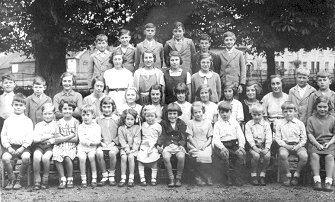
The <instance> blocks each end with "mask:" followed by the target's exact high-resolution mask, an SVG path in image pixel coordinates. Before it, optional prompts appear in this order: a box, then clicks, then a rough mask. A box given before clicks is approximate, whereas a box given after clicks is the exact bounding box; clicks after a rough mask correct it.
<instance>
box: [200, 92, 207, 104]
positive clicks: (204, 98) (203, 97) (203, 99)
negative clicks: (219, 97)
mask: <svg viewBox="0 0 335 202" xmlns="http://www.w3.org/2000/svg"><path fill="white" fill-rule="evenodd" d="M200 100H201V102H203V103H207V102H208V101H209V90H208V89H207V88H204V89H202V90H201V91H200Z"/></svg>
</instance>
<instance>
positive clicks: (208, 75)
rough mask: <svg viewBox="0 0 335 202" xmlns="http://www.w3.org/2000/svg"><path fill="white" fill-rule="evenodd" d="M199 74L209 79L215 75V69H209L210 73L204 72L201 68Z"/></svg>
mask: <svg viewBox="0 0 335 202" xmlns="http://www.w3.org/2000/svg"><path fill="white" fill-rule="evenodd" d="M199 76H200V77H206V78H207V79H210V78H212V76H213V71H212V70H209V71H208V73H203V72H202V71H201V70H200V71H199Z"/></svg>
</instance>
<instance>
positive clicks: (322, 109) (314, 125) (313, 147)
mask: <svg viewBox="0 0 335 202" xmlns="http://www.w3.org/2000/svg"><path fill="white" fill-rule="evenodd" d="M331 109H332V103H331V101H330V99H329V98H327V97H325V96H320V97H318V98H317V99H316V101H315V104H314V110H316V114H314V115H313V116H311V117H309V118H308V121H307V134H308V139H309V147H308V150H309V154H310V159H311V161H310V164H311V168H312V172H313V179H314V189H315V190H322V185H321V178H320V157H321V156H324V158H325V168H326V180H325V186H324V190H325V191H329V192H331V191H332V187H331V184H332V181H333V179H332V174H333V170H334V154H335V135H334V133H335V118H334V117H333V116H331V115H330V114H329V111H330V110H331Z"/></svg>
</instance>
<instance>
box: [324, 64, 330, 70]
mask: <svg viewBox="0 0 335 202" xmlns="http://www.w3.org/2000/svg"><path fill="white" fill-rule="evenodd" d="M325 69H326V71H327V70H328V69H329V62H325Z"/></svg>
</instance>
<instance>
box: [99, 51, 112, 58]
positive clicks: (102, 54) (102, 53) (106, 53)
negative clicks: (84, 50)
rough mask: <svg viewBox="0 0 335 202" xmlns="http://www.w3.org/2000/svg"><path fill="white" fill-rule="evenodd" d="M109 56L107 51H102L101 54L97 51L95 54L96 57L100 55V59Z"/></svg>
mask: <svg viewBox="0 0 335 202" xmlns="http://www.w3.org/2000/svg"><path fill="white" fill-rule="evenodd" d="M109 54H110V52H109V51H107V50H104V51H103V52H101V51H99V50H98V52H97V55H100V56H101V57H106V56H107V55H109Z"/></svg>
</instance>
